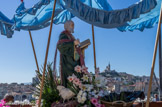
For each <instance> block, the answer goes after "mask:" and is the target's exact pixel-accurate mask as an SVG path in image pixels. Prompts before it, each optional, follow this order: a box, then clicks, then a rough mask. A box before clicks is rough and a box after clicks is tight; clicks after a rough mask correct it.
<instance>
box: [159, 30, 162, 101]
mask: <svg viewBox="0 0 162 107" xmlns="http://www.w3.org/2000/svg"><path fill="white" fill-rule="evenodd" d="M161 55H162V52H161V28H160V34H159V79H160V88H159V92H160V93H159V97H160V101H162V56H161Z"/></svg>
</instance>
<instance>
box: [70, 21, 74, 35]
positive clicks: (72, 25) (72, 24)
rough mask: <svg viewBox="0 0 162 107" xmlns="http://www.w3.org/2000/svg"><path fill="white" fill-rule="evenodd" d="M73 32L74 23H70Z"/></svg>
mask: <svg viewBox="0 0 162 107" xmlns="http://www.w3.org/2000/svg"><path fill="white" fill-rule="evenodd" d="M70 29H71V33H74V23H71V24H70Z"/></svg>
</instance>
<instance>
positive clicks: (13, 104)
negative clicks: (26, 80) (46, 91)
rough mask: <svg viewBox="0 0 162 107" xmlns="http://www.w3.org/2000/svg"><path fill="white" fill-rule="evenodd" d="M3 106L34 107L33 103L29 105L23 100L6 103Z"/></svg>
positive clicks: (28, 102) (27, 101)
mask: <svg viewBox="0 0 162 107" xmlns="http://www.w3.org/2000/svg"><path fill="white" fill-rule="evenodd" d="M5 105H7V106H6V107H10V106H11V107H12V106H27V107H32V106H35V103H31V102H30V101H29V100H27V99H26V100H24V101H15V102H13V103H12V102H8V103H6V104H5Z"/></svg>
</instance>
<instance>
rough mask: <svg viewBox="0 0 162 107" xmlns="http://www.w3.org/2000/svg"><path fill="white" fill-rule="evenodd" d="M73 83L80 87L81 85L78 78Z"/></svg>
mask: <svg viewBox="0 0 162 107" xmlns="http://www.w3.org/2000/svg"><path fill="white" fill-rule="evenodd" d="M73 83H74V84H75V85H77V86H78V85H79V84H80V80H79V79H78V78H74V80H73Z"/></svg>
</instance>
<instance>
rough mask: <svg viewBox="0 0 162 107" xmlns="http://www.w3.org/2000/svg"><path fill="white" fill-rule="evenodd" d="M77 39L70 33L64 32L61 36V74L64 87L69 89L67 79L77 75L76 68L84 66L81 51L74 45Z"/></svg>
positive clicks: (59, 47) (58, 46)
mask: <svg viewBox="0 0 162 107" xmlns="http://www.w3.org/2000/svg"><path fill="white" fill-rule="evenodd" d="M74 41H75V38H74V37H73V36H72V35H71V33H69V32H68V31H63V32H62V33H61V34H60V36H59V41H58V44H57V48H58V50H59V52H60V66H61V67H60V71H61V72H60V74H61V81H62V85H63V86H65V87H67V82H68V80H67V78H68V77H69V76H72V74H76V71H74V67H76V66H77V65H80V66H82V65H84V59H83V56H82V55H81V51H79V50H80V49H78V48H76V46H75V45H74Z"/></svg>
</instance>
